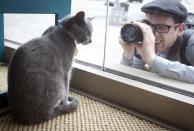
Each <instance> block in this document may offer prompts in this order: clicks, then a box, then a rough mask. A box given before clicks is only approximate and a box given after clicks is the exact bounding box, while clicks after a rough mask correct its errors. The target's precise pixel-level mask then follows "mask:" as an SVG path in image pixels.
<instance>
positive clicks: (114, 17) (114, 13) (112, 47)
mask: <svg viewBox="0 0 194 131" xmlns="http://www.w3.org/2000/svg"><path fill="white" fill-rule="evenodd" d="M150 1H152V0H143V1H142V2H141V1H138V0H127V1H122V0H115V1H114V2H113V3H114V6H110V7H109V15H108V27H107V38H106V43H107V44H106V47H107V48H106V61H105V71H108V72H112V73H114V74H118V75H122V76H125V77H128V78H129V79H133V80H137V81H141V82H144V83H147V84H150V85H154V86H158V87H161V88H164V89H168V90H172V91H175V92H177V93H181V94H186V95H188V96H192V97H193V96H194V88H193V85H192V84H190V83H188V82H185V83H184V82H182V81H179V80H178V81H176V80H173V79H169V78H167V77H163V78H164V79H161V77H159V76H160V75H159V74H157V73H150V71H147V70H146V69H145V68H144V69H143V70H141V69H137V68H138V67H135V68H134V67H131V66H130V64H129V61H127V60H126V61H127V62H126V63H125V59H122V56H123V48H122V46H121V44H120V43H119V40H120V31H121V28H122V27H123V24H126V23H131V22H132V21H138V20H142V19H145V18H146V16H145V14H144V13H143V12H141V7H142V6H143V5H144V4H146V3H148V2H150ZM181 2H182V3H183V4H184V5H185V6H186V7H187V8H188V10H189V11H190V12H191V8H189V7H191V5H193V4H194V2H191V1H188V0H181ZM192 13H194V11H192ZM132 55H133V54H132ZM121 60H122V63H121ZM143 67H144V65H143ZM145 67H147V65H145ZM183 84H184V88H183V86H180V85H183Z"/></svg>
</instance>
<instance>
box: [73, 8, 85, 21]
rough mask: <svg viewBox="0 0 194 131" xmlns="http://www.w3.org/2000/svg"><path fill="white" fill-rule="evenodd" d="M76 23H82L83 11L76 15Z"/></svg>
mask: <svg viewBox="0 0 194 131" xmlns="http://www.w3.org/2000/svg"><path fill="white" fill-rule="evenodd" d="M75 17H76V21H77V22H83V21H84V19H85V13H84V12H83V11H80V12H78V13H77V14H76V16H75Z"/></svg>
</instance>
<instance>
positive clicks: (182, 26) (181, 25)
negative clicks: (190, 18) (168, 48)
mask: <svg viewBox="0 0 194 131" xmlns="http://www.w3.org/2000/svg"><path fill="white" fill-rule="evenodd" d="M177 29H178V36H181V35H182V34H183V33H184V30H185V24H184V23H181V24H180V25H179V26H178V27H177Z"/></svg>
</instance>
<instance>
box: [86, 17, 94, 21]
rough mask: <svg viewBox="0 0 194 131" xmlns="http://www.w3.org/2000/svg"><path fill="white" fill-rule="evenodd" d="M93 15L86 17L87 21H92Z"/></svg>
mask: <svg viewBox="0 0 194 131" xmlns="http://www.w3.org/2000/svg"><path fill="white" fill-rule="evenodd" d="M94 18H95V17H87V19H88V20H89V21H92V20H93V19H94Z"/></svg>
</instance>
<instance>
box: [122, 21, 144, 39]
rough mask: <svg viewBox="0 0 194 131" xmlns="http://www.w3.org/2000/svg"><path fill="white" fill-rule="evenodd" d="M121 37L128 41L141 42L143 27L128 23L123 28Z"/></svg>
mask: <svg viewBox="0 0 194 131" xmlns="http://www.w3.org/2000/svg"><path fill="white" fill-rule="evenodd" d="M120 35H121V39H122V40H123V41H124V42H126V43H139V42H142V41H143V34H142V31H141V29H140V28H139V27H138V26H137V25H135V24H132V23H131V24H126V25H124V26H123V27H122V28H121V32H120Z"/></svg>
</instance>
